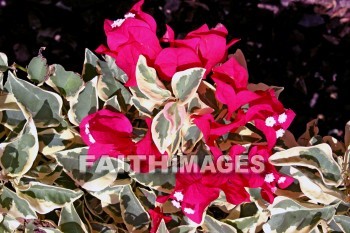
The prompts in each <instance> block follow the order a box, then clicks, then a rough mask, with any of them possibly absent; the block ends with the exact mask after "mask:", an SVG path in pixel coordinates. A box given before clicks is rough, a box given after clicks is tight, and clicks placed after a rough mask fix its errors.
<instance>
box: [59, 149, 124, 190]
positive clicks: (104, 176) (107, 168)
mask: <svg viewBox="0 0 350 233" xmlns="http://www.w3.org/2000/svg"><path fill="white" fill-rule="evenodd" d="M87 154H88V149H87V147H83V148H75V149H71V150H66V151H61V152H57V153H55V154H54V157H55V158H56V160H57V162H58V164H60V165H61V166H62V167H63V169H64V171H65V172H66V173H67V175H69V176H70V177H71V178H72V179H73V180H74V181H75V183H76V184H78V185H79V186H81V187H82V188H84V189H86V190H89V191H101V190H103V189H105V188H106V187H108V186H109V185H111V184H112V183H113V182H114V180H115V179H116V178H117V175H118V171H119V170H123V169H124V168H125V169H128V168H127V165H126V164H125V163H124V162H122V161H121V160H119V159H116V158H112V157H107V156H103V157H100V158H98V159H97V160H96V161H95V162H94V163H93V161H94V158H93V156H92V157H91V156H90V158H89V157H86V156H85V155H87ZM92 163H93V164H92ZM91 165H92V166H91Z"/></svg>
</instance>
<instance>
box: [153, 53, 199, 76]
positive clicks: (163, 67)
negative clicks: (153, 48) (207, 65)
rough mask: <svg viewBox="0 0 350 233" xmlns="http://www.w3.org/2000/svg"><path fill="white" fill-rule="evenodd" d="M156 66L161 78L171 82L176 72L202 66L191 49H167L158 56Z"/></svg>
mask: <svg viewBox="0 0 350 233" xmlns="http://www.w3.org/2000/svg"><path fill="white" fill-rule="evenodd" d="M154 65H155V68H156V69H157V71H158V72H159V73H160V75H161V77H162V78H163V79H164V80H167V81H170V80H171V78H172V77H173V75H174V74H175V73H176V72H178V71H181V70H186V69H188V68H191V67H198V66H201V61H200V60H199V58H198V56H197V55H196V53H195V52H194V51H193V50H192V49H190V48H166V49H163V50H162V51H161V52H160V53H159V54H158V56H157V58H156V60H155V62H154Z"/></svg>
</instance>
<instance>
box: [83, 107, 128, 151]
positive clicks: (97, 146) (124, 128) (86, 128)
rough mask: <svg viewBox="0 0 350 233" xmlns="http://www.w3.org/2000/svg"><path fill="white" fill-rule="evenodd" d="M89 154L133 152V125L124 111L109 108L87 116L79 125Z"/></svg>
mask: <svg viewBox="0 0 350 233" xmlns="http://www.w3.org/2000/svg"><path fill="white" fill-rule="evenodd" d="M79 128H80V134H81V137H82V139H83V141H84V142H85V143H86V144H87V145H88V146H89V154H90V155H95V156H102V155H108V156H119V155H127V154H130V153H132V151H133V150H134V142H133V141H132V130H133V129H132V125H131V123H130V121H129V119H128V118H127V117H126V116H124V114H122V113H118V112H113V111H110V110H107V109H103V110H100V111H98V112H95V113H93V114H90V115H88V116H86V117H85V118H84V119H83V120H82V122H81V123H80V125H79Z"/></svg>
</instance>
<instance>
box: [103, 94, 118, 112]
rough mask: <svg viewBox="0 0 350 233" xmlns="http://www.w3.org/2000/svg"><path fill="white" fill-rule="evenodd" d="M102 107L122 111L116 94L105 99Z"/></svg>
mask: <svg viewBox="0 0 350 233" xmlns="http://www.w3.org/2000/svg"><path fill="white" fill-rule="evenodd" d="M103 107H104V108H107V109H112V110H116V111H118V112H121V111H122V108H121V107H120V104H119V101H118V96H116V95H115V96H112V97H111V98H109V99H108V100H106V102H105V104H104V105H103Z"/></svg>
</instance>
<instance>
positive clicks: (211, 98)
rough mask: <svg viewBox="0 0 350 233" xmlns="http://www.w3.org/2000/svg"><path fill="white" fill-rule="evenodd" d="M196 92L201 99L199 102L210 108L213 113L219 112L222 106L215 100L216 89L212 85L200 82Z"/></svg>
mask: <svg viewBox="0 0 350 233" xmlns="http://www.w3.org/2000/svg"><path fill="white" fill-rule="evenodd" d="M197 92H198V95H199V98H200V99H201V101H203V103H204V104H206V105H207V106H209V107H211V108H212V109H214V110H215V111H219V109H221V107H222V104H221V103H219V102H218V101H217V100H216V97H215V92H216V89H215V87H214V86H213V85H211V84H210V83H208V82H207V81H202V82H201V83H200V84H199V87H198V91H197Z"/></svg>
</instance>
